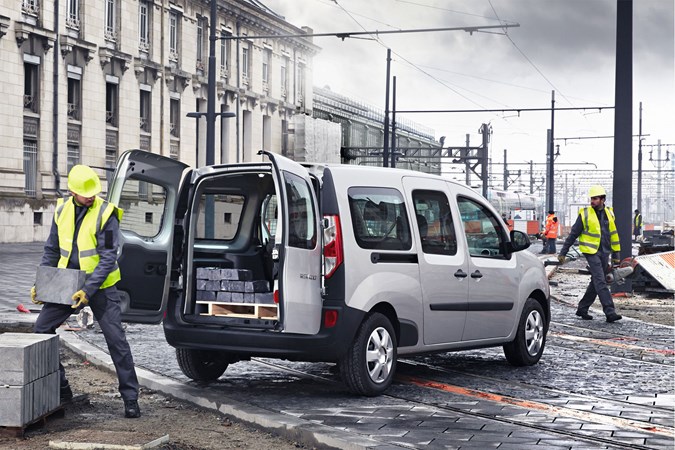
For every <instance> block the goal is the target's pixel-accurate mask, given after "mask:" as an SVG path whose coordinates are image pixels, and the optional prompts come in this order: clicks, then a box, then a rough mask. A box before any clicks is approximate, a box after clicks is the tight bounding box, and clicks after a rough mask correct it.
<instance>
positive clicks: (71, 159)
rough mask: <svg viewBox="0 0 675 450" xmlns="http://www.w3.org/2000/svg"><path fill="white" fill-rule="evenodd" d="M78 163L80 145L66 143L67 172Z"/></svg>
mask: <svg viewBox="0 0 675 450" xmlns="http://www.w3.org/2000/svg"><path fill="white" fill-rule="evenodd" d="M79 163H80V147H78V146H77V145H71V144H68V161H67V164H66V165H67V167H68V170H67V172H70V169H72V168H73V167H74V166H76V165H78V164H79Z"/></svg>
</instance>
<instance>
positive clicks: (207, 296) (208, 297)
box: [197, 291, 216, 301]
mask: <svg viewBox="0 0 675 450" xmlns="http://www.w3.org/2000/svg"><path fill="white" fill-rule="evenodd" d="M215 299H216V293H215V292H213V291H197V300H198V301H199V300H202V301H214V300H215Z"/></svg>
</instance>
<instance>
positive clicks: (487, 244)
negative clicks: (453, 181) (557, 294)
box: [457, 193, 522, 341]
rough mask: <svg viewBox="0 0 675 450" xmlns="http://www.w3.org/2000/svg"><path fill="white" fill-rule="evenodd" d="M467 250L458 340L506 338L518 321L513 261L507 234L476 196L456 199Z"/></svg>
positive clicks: (516, 275)
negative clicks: (465, 302) (466, 298)
mask: <svg viewBox="0 0 675 450" xmlns="http://www.w3.org/2000/svg"><path fill="white" fill-rule="evenodd" d="M457 206H458V208H459V211H460V216H461V220H462V224H463V225H464V234H465V236H466V241H467V246H468V250H469V255H470V256H469V279H468V281H469V311H468V314H467V318H466V326H465V327H464V335H463V338H462V340H464V341H473V340H479V339H491V338H501V337H506V336H508V335H509V333H510V332H511V330H512V329H513V327H514V326H516V325H517V319H518V317H520V311H519V307H520V305H521V304H522V301H521V300H519V295H520V292H519V286H520V280H521V278H522V274H521V271H520V270H519V268H518V265H517V258H516V257H515V256H514V255H512V254H511V253H509V251H508V246H507V243H508V239H509V238H508V232H507V231H506V230H505V228H504V224H503V221H502V220H501V218H500V217H499V215H498V214H497V212H496V211H494V210H493V209H492V207H491V206H489V204H488V203H487V201H485V200H484V199H482V197H479V196H478V195H477V194H473V193H467V194H465V195H459V196H458V197H457Z"/></svg>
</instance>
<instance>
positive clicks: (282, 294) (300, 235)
mask: <svg viewBox="0 0 675 450" xmlns="http://www.w3.org/2000/svg"><path fill="white" fill-rule="evenodd" d="M261 154H264V155H266V156H267V157H268V158H269V159H270V161H271V162H272V166H273V168H274V170H273V172H274V183H275V188H276V191H277V194H278V198H277V205H278V214H279V217H278V220H277V226H276V239H275V242H276V243H275V248H274V250H273V258H274V257H278V259H279V275H278V281H279V285H278V295H279V308H280V316H281V317H280V318H281V323H282V327H283V331H284V332H287V333H299V334H316V333H318V332H319V329H320V327H321V310H322V306H323V302H322V298H321V253H322V248H321V246H322V239H321V238H322V232H321V222H320V221H321V219H320V217H319V215H320V213H319V207H318V202H317V197H316V194H315V192H314V188H313V187H312V181H311V179H310V176H309V172H308V171H307V169H305V168H304V167H302V166H301V165H300V164H298V163H296V162H294V161H291V160H290V159H288V158H284V157H283V156H281V155H278V154H275V153H271V152H267V151H261Z"/></svg>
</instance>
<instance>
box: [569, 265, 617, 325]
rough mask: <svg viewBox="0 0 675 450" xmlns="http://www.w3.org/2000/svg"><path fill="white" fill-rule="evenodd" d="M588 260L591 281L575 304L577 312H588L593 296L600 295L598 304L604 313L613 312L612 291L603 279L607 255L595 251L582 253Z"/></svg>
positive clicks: (593, 299)
mask: <svg viewBox="0 0 675 450" xmlns="http://www.w3.org/2000/svg"><path fill="white" fill-rule="evenodd" d="M584 256H585V257H586V261H587V262H588V268H589V270H590V271H591V282H590V283H588V287H587V288H586V293H585V294H584V296H583V297H581V300H579V304H578V305H577V313H581V314H585V313H588V308H590V307H591V305H592V304H593V302H594V301H595V297H596V296H597V297H600V304H602V310H603V311H604V313H605V315H606V316H608V315H610V314H612V313H614V312H615V310H614V301H613V300H612V293H611V292H610V291H609V287H608V286H607V280H606V279H605V269H606V268H607V265H608V263H609V255H607V254H605V253H600V252H598V253H596V254H594V255H587V254H584Z"/></svg>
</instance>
